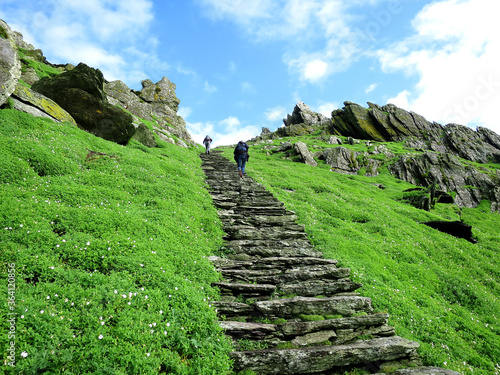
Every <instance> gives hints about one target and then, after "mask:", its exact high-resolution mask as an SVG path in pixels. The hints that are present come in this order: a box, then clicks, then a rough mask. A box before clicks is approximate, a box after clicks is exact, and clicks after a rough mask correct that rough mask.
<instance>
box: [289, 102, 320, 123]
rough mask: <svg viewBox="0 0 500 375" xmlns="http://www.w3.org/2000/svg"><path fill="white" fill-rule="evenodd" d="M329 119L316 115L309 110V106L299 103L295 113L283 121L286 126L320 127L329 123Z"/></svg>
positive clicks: (294, 110)
mask: <svg viewBox="0 0 500 375" xmlns="http://www.w3.org/2000/svg"><path fill="white" fill-rule="evenodd" d="M328 121H329V119H328V118H327V117H326V116H324V115H322V114H321V113H316V112H313V111H312V110H311V108H309V106H308V105H307V104H305V103H303V102H301V101H299V102H297V104H296V105H295V108H294V109H293V113H292V114H291V115H288V116H287V118H286V119H283V123H284V124H285V126H290V125H297V124H307V125H313V126H314V125H318V124H323V123H326V122H328Z"/></svg>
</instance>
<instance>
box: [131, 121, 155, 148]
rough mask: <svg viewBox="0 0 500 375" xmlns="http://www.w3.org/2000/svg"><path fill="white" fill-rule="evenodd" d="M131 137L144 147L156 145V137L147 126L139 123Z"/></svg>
mask: <svg viewBox="0 0 500 375" xmlns="http://www.w3.org/2000/svg"><path fill="white" fill-rule="evenodd" d="M132 139H135V140H136V141H138V142H140V143H142V144H143V145H144V146H146V147H156V146H157V145H156V138H155V136H154V133H153V132H152V131H151V130H149V128H148V127H147V126H146V125H145V124H143V123H141V124H140V125H139V127H138V128H137V129H136V131H135V134H134V136H133V137H132Z"/></svg>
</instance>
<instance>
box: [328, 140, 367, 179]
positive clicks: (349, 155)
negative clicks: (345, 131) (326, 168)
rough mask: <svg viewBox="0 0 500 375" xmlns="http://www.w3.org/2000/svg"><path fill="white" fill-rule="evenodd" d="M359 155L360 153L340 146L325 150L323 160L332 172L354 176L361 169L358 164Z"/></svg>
mask: <svg viewBox="0 0 500 375" xmlns="http://www.w3.org/2000/svg"><path fill="white" fill-rule="evenodd" d="M359 155H361V153H359V152H356V151H353V150H350V149H348V148H345V147H341V146H340V147H335V148H330V149H328V150H326V151H325V152H324V153H323V158H324V160H325V162H326V164H329V165H330V166H331V170H332V171H333V172H337V173H342V174H356V173H357V172H358V171H359V170H360V169H361V166H360V165H359V162H358V156H359Z"/></svg>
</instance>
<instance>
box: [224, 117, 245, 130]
mask: <svg viewBox="0 0 500 375" xmlns="http://www.w3.org/2000/svg"><path fill="white" fill-rule="evenodd" d="M220 124H221V125H222V126H224V127H225V129H226V130H232V129H234V128H235V127H237V126H239V125H241V122H240V120H238V118H237V117H234V116H230V117H228V118H227V119H224V120H222V121H221V122H220Z"/></svg>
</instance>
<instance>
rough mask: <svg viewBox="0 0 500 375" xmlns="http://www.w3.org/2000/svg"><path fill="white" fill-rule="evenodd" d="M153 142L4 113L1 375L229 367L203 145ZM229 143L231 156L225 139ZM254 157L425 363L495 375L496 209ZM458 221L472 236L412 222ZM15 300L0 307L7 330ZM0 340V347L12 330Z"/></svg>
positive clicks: (399, 184) (499, 310)
mask: <svg viewBox="0 0 500 375" xmlns="http://www.w3.org/2000/svg"><path fill="white" fill-rule="evenodd" d="M301 140H303V141H305V142H306V143H307V144H308V145H309V147H312V145H313V144H317V145H319V146H320V147H331V145H326V144H322V143H321V142H318V141H317V140H314V139H312V137H311V138H304V139H301ZM279 142H280V141H278V140H277V141H275V143H276V144H278V143H279ZM158 143H159V147H158V148H154V149H150V148H147V147H145V146H143V145H141V144H139V143H137V142H135V141H132V142H131V143H130V144H129V145H128V146H119V145H116V144H114V143H111V142H107V141H105V140H103V139H100V138H97V137H95V136H93V135H91V134H88V133H86V132H83V131H81V130H79V129H78V128H76V127H75V126H70V125H68V124H55V123H53V122H51V121H49V120H46V119H41V118H33V117H32V116H30V115H27V114H23V113H20V112H17V111H14V110H10V109H4V110H0V150H1V154H2V158H0V199H1V202H2V204H1V205H0V220H1V226H0V243H1V244H2V251H1V252H0V260H1V261H2V271H1V272H0V278H1V279H2V281H1V285H2V287H1V293H2V295H4V296H8V299H9V300H12V298H14V297H15V304H16V305H15V310H14V312H16V313H17V315H16V319H15V343H16V368H15V369H12V373H16V374H18V373H20V374H32V373H44V372H45V373H50V374H62V373H64V374H82V373H100V374H129V373H141V374H229V373H230V372H231V369H230V367H231V362H230V360H229V356H228V353H229V352H230V351H231V350H232V348H231V344H230V343H229V342H228V340H227V339H226V338H225V337H224V335H223V332H222V331H221V329H220V327H219V326H218V324H217V316H216V312H215V310H214V308H213V306H212V305H211V301H214V300H216V299H217V298H218V297H219V296H218V293H217V291H216V290H214V289H212V288H211V284H212V283H213V282H214V281H217V280H218V279H219V275H218V274H217V273H216V272H215V270H214V267H213V265H212V264H211V263H210V262H209V261H208V260H207V256H209V255H212V254H215V253H217V252H219V251H220V249H221V245H222V235H223V233H222V230H221V224H220V221H219V219H218V218H217V215H216V210H215V209H214V208H213V206H212V205H211V198H210V196H209V194H208V193H207V191H206V190H205V188H204V183H203V179H204V176H203V173H202V171H201V169H200V159H199V157H198V154H199V153H201V152H202V148H201V147H200V148H199V149H196V148H191V149H183V148H180V147H176V146H173V145H170V144H168V143H165V142H161V141H158ZM384 144H385V145H386V146H387V147H388V148H389V150H390V151H392V152H395V151H398V152H395V153H400V152H403V147H402V146H401V145H400V144H390V143H384ZM355 147H359V148H360V149H362V148H363V147H364V148H365V149H366V146H363V145H356V146H355ZM404 151H405V152H407V151H408V150H404ZM224 152H226V153H227V154H226V155H227V156H228V157H229V158H230V159H232V148H227V149H225V150H224ZM251 155H252V158H251V159H250V163H249V164H248V173H249V175H250V176H252V177H253V178H255V179H256V180H257V181H258V182H261V183H263V184H264V185H265V186H266V187H267V188H268V189H269V190H270V191H271V192H273V194H275V196H276V197H278V198H279V199H280V200H282V201H283V202H285V204H286V206H287V208H289V209H291V210H293V211H295V212H296V213H297V215H298V216H299V221H300V223H302V224H304V225H305V226H306V230H307V232H308V234H309V237H310V239H311V241H312V242H313V244H314V245H315V246H316V248H317V249H319V250H321V251H322V252H323V253H324V255H325V257H327V258H335V259H338V260H339V266H340V267H349V268H351V270H352V278H353V280H354V281H358V282H362V283H363V285H364V287H363V288H362V289H361V290H360V292H361V293H362V294H363V295H365V296H368V297H371V298H372V299H373V305H374V307H375V310H376V311H377V312H388V313H389V314H390V315H391V319H390V324H391V325H393V326H394V327H395V328H396V331H397V334H398V335H400V336H403V337H405V338H408V339H413V340H415V341H418V342H419V343H420V344H421V348H420V354H421V357H422V359H423V360H424V362H425V364H427V365H435V366H441V367H445V368H449V369H453V370H456V371H459V372H462V373H463V374H484V375H486V374H488V375H490V374H498V373H499V372H500V364H499V363H498V358H500V325H499V317H500V303H499V297H500V284H499V280H500V266H499V264H500V262H499V261H498V260H499V259H498V250H499V245H498V244H499V243H500V233H499V232H498V228H499V227H500V215H498V214H493V213H491V212H490V211H489V202H487V201H483V202H482V204H481V205H480V206H479V207H477V208H476V209H466V208H463V209H458V208H457V207H454V206H451V205H443V204H441V203H439V202H438V203H436V205H435V207H434V209H433V210H432V211H430V212H427V211H424V210H419V209H417V208H415V207H413V206H411V205H409V204H407V203H405V202H404V201H403V191H404V190H406V189H408V188H412V187H413V186H412V185H410V184H408V183H405V182H403V181H400V180H396V179H394V178H393V177H392V176H391V175H390V174H389V172H388V171H387V170H386V169H385V168H384V169H383V170H382V171H381V174H380V175H379V176H377V177H372V178H369V177H365V176H361V175H352V176H351V175H349V176H348V175H341V174H336V173H332V172H330V171H329V167H328V166H326V165H325V164H324V163H322V162H320V163H319V165H318V167H316V168H313V167H309V166H306V165H304V164H300V163H294V162H292V161H290V160H287V159H284V158H283V154H281V153H276V154H272V155H270V156H267V155H266V150H265V149H264V146H263V145H260V146H255V147H252V148H251ZM488 168H490V169H492V170H494V169H498V166H497V165H494V164H493V165H489V166H488ZM374 184H383V185H384V186H385V189H384V190H382V189H379V188H378V187H377V186H376V185H374ZM460 219H461V220H462V221H464V222H465V223H467V224H470V225H472V226H473V234H474V236H475V237H476V238H477V240H478V243H477V244H471V243H469V242H468V241H465V240H462V239H456V238H454V237H451V236H448V235H446V234H443V233H441V232H438V231H436V230H434V229H432V228H429V227H427V226H425V225H421V224H419V223H420V222H423V221H429V220H460ZM12 274H15V284H16V285H15V291H14V293H11V294H9V293H8V292H10V291H9V290H8V277H9V275H12ZM10 306H12V305H8V304H4V307H6V308H2V309H0V324H1V325H2V326H4V327H6V326H8V325H7V320H9V319H11V316H10V315H8V313H9V312H11V311H10V310H8V308H9V307H10ZM306 318H307V319H311V318H312V319H313V320H314V319H315V318H319V317H311V316H308V317H306ZM325 318H328V319H331V318H335V316H325ZM0 340H1V342H9V341H10V340H9V337H8V331H7V330H5V329H4V330H2V331H0ZM240 344H242V343H240ZM243 344H244V345H246V344H248V345H250V344H249V343H243ZM252 345H253V344H252ZM7 355H8V352H7V351H5V350H4V351H3V353H2V356H3V357H2V359H3V360H4V363H5V361H6V360H7ZM7 363H8V360H7ZM3 369H5V371H6V373H9V367H8V366H4V367H3ZM249 373H250V372H249ZM349 373H350V374H354V373H361V372H358V371H357V370H353V372H349Z"/></svg>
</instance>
